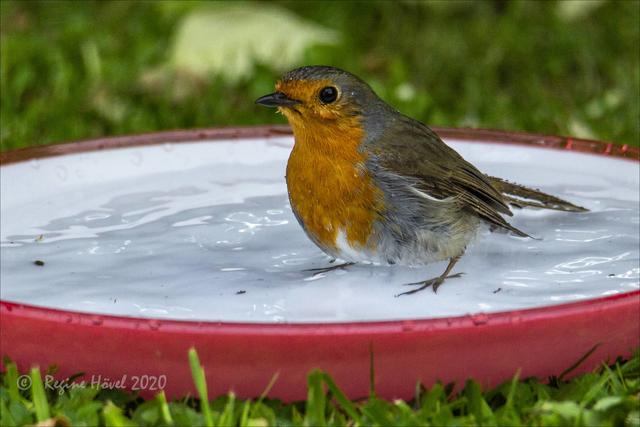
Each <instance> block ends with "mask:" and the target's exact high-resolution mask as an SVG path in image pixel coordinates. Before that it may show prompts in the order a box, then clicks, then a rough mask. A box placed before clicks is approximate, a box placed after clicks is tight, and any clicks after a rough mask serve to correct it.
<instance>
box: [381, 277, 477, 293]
mask: <svg viewBox="0 0 640 427" xmlns="http://www.w3.org/2000/svg"><path fill="white" fill-rule="evenodd" d="M463 274H464V273H456V274H451V275H449V276H447V277H436V278H433V279H428V280H422V281H420V282H413V283H405V284H404V285H403V286H415V285H421V286H420V287H419V288H416V289H412V290H410V291H406V292H401V293H399V294H396V295H394V296H395V297H396V298H397V297H399V296H402V295H411V294H415V293H417V292H420V291H422V290H425V289H427V288H428V287H429V286H431V289H433V293H434V294H435V293H437V292H438V288H439V287H440V286H441V285H442V283H444V281H445V279H451V278H456V277H461V276H462V275H463Z"/></svg>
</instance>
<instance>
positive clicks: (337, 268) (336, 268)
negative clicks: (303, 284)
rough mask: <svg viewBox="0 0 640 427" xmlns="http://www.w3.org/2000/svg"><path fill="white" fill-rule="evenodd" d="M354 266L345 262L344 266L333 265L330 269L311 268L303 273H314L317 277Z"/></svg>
mask: <svg viewBox="0 0 640 427" xmlns="http://www.w3.org/2000/svg"><path fill="white" fill-rule="evenodd" d="M334 261H335V260H334ZM330 262H333V261H330ZM353 264H354V263H353V262H345V263H344V264H337V265H332V266H330V267H322V268H310V269H308V270H303V271H308V272H311V273H313V275H314V276H317V275H318V274H322V273H328V272H330V271H333V270H344V269H345V268H347V267H349V266H350V265H353Z"/></svg>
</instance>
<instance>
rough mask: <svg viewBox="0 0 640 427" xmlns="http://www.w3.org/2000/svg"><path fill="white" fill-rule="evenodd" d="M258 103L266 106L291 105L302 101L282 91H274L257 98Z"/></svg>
mask: <svg viewBox="0 0 640 427" xmlns="http://www.w3.org/2000/svg"><path fill="white" fill-rule="evenodd" d="M256 104H258V105H264V106H265V107H290V106H292V105H297V104H300V101H297V100H295V99H291V98H288V97H287V95H285V94H284V93H282V92H274V93H270V94H269V95H265V96H261V97H260V98H258V99H256Z"/></svg>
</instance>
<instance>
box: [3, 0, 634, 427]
mask: <svg viewBox="0 0 640 427" xmlns="http://www.w3.org/2000/svg"><path fill="white" fill-rule="evenodd" d="M242 4H244V5H245V6H246V8H247V9H249V10H252V9H259V7H258V5H257V4H256V3H242ZM260 5H261V6H262V5H263V4H260ZM226 6H227V5H226V4H213V5H212V4H203V3H199V2H191V1H189V2H187V1H185V2H170V1H158V2H129V1H116V2H93V1H82V2H75V1H74V2H66V1H46V2H37V1H28V2H17V1H6V0H4V1H0V48H1V51H0V52H1V55H0V147H1V149H2V150H10V149H15V148H20V147H26V146H32V145H40V144H48V143H52V142H61V141H68V140H75V139H85V138H91V137H97V136H112V135H120V134H128V133H140V132H147V131H157V130H163V129H175V128H194V127H210V126H226V125H243V124H261V123H283V122H284V119H283V118H282V117H281V116H277V115H275V114H273V112H272V111H270V110H267V109H263V108H258V107H256V106H255V105H254V104H253V101H254V99H256V98H257V97H258V96H260V95H263V94H265V93H268V92H270V91H272V88H273V83H274V81H275V79H276V78H277V76H278V75H279V74H280V73H281V72H283V71H286V70H287V69H288V68H293V67H295V66H299V65H305V64H328V65H335V66H339V67H342V68H345V69H347V70H350V71H352V72H354V73H356V74H358V75H360V76H361V77H363V78H364V79H365V80H367V81H368V82H369V83H370V84H371V85H372V86H373V87H374V89H375V90H376V91H377V92H378V94H379V95H380V96H382V97H383V98H384V99H386V100H387V101H389V102H391V103H392V104H393V105H395V106H396V107H397V108H398V109H400V110H401V111H403V112H404V113H406V114H408V115H411V116H413V117H416V118H418V119H420V120H422V121H424V122H426V123H428V124H432V125H439V126H470V127H485V128H496V129H505V130H522V131H533V132H539V133H548V134H565V135H573V136H578V137H586V138H595V139H603V140H608V141H614V142H618V143H625V144H630V145H634V146H638V145H639V142H640V123H639V117H640V53H639V52H640V25H638V24H639V23H640V2H638V1H636V0H626V1H613V0H609V1H606V0H592V1H570V2H557V1H546V2H537V1H528V2H526V1H505V0H494V1H432V2H413V1H397V2H391V1H389V2H386V1H385V2H373V3H362V2H338V1H335V2H287V1H276V2H271V3H269V6H278V7H281V8H282V10H285V11H289V12H291V13H293V14H295V16H298V17H300V18H301V19H303V20H304V21H301V22H303V24H304V25H302V27H304V26H305V25H306V26H307V27H310V26H312V25H319V26H321V27H322V28H324V29H326V30H330V31H333V34H335V35H336V36H337V38H336V39H335V41H334V42H332V43H324V44H323V43H317V44H314V45H305V46H304V48H303V49H302V50H301V51H300V52H299V53H298V54H297V55H292V56H291V57H289V58H288V59H287V61H284V63H283V61H277V60H276V59H278V57H279V54H280V52H279V51H278V50H274V51H273V52H271V53H269V52H267V54H266V55H262V57H261V59H258V57H259V55H255V52H253V53H254V54H252V52H251V51H250V50H249V51H248V52H245V54H244V55H245V56H244V57H243V58H244V59H245V60H247V61H248V63H249V65H248V66H247V67H245V69H244V71H246V72H240V71H242V68H239V69H238V70H239V71H238V72H236V71H234V70H236V68H237V67H236V66H235V65H234V64H232V60H233V57H230V59H229V65H228V67H227V66H225V64H224V61H223V66H222V68H220V67H219V68H218V69H217V71H216V70H213V69H212V70H210V71H209V72H207V73H204V74H202V73H200V74H197V73H192V72H188V71H187V72H185V71H184V70H178V69H175V68H171V66H172V64H173V62H172V58H173V56H172V55H174V54H175V52H174V51H173V49H174V46H175V45H176V40H177V37H178V34H179V33H180V29H181V25H182V24H183V23H184V22H185V20H186V19H187V17H189V16H191V15H192V14H194V13H198V12H199V11H204V10H208V9H210V8H213V7H226ZM251 30H252V29H251V28H247V34H251ZM260 31H261V32H262V33H261V34H258V35H257V36H256V35H255V34H254V35H253V39H252V40H253V42H255V43H258V42H259V40H260V38H261V37H265V38H267V37H271V36H273V37H276V36H278V31H279V28H276V27H273V28H268V29H264V28H263V29H261V30H260ZM301 31H302V30H301ZM300 35H301V34H299V33H298V32H292V33H285V34H284V35H283V34H280V35H279V36H278V37H280V38H281V39H280V40H281V42H282V43H284V45H283V46H285V48H286V46H288V45H287V43H290V44H291V45H295V43H298V41H299V40H300V39H301V37H300ZM203 40H204V41H205V42H207V41H208V38H207V37H206V34H205V36H204V37H203V38H202V39H201V40H200V42H202V41H203ZM256 40H257V41H256ZM193 42H194V43H195V42H196V41H193ZM227 42H228V43H230V44H231V46H230V47H229V48H230V49H231V50H233V40H232V41H230V42H229V41H227ZM216 43H220V42H219V40H218V39H216V38H211V40H210V44H211V46H213V48H214V51H215V48H216V47H217V45H216ZM255 46H257V47H259V46H260V45H259V43H258V44H257V45H255ZM285 50H286V49H285ZM270 55H271V56H270ZM206 59H207V58H203V60H206ZM236 59H237V58H236ZM236 65H237V64H236ZM247 70H248V71H247ZM185 363H187V362H186V359H185ZM11 366H13V368H12V367H11ZM639 366H640V359H639V358H638V356H635V357H634V358H633V359H631V360H630V361H628V362H626V363H624V364H620V365H614V366H613V367H612V368H609V367H602V368H601V369H599V370H598V371H596V372H594V373H591V374H587V375H583V376H580V377H578V378H576V379H574V380H572V381H569V382H567V381H562V380H558V379H557V378H556V379H551V380H550V381H547V380H546V379H524V380H517V379H516V380H513V381H508V382H507V383H505V384H504V385H503V386H501V387H498V388H496V389H493V390H488V391H484V392H481V390H480V388H479V387H478V385H477V384H476V383H474V382H472V381H470V382H468V383H467V385H466V387H465V388H464V389H463V390H462V391H461V392H460V393H458V394H452V393H451V392H450V390H449V389H448V388H447V387H445V386H443V385H436V386H434V387H433V388H431V389H429V390H421V389H419V388H418V389H417V390H420V391H419V392H418V393H417V394H416V398H415V399H414V401H412V402H402V401H396V402H389V401H384V400H380V399H377V398H376V397H375V396H371V397H370V398H369V399H368V400H364V401H360V402H349V401H348V400H346V399H344V397H343V396H342V397H341V395H340V392H339V388H337V387H335V386H333V388H332V386H331V380H330V378H329V377H327V376H326V375H325V374H323V373H320V372H316V373H312V374H311V375H310V377H309V396H308V399H307V400H306V401H305V402H299V403H296V404H291V405H283V404H282V403H281V402H278V401H270V400H258V401H256V400H254V401H238V400H236V399H235V398H234V397H233V396H232V395H229V396H221V397H218V398H216V399H215V400H214V401H213V402H212V403H211V408H210V409H208V410H207V411H204V406H203V402H202V401H199V400H198V399H193V398H185V399H184V400H182V401H177V402H169V403H167V402H166V400H164V398H163V397H162V396H159V397H158V398H157V399H152V400H149V401H146V402H145V401H142V400H141V399H139V398H138V397H137V396H135V395H132V394H126V393H113V392H110V391H106V390H102V391H100V390H97V389H91V388H87V389H72V390H69V391H67V392H65V393H63V394H62V395H59V394H57V393H55V391H50V390H49V391H46V390H44V391H43V390H40V389H37V387H36V388H35V389H29V390H26V391H20V390H18V389H17V388H16V386H15V385H16V377H17V375H18V373H17V371H16V370H15V366H14V365H11V364H10V363H9V364H7V363H5V367H7V370H6V371H5V372H4V373H2V374H0V382H1V383H2V384H1V385H0V424H2V425H23V424H32V423H35V422H44V423H47V422H49V424H43V425H53V424H52V422H57V423H59V424H60V425H68V423H69V422H71V423H72V424H73V425H96V424H101V425H105V424H108V425H128V424H138V425H173V424H175V425H203V424H215V425H247V426H248V425H254V426H263V425H274V424H279V425H303V424H304V425H344V424H346V423H349V424H350V425H354V424H355V425H417V424H421V425H479V424H483V425H616V426H622V425H625V426H639V425H640V410H639V409H638V405H639V403H638V402H639V401H638V396H639V393H640V379H639V375H640V369H639ZM35 372H36V371H31V373H30V375H31V377H32V378H33V379H34V384H37V381H35V379H36V377H37V376H39V375H40V374H39V371H37V372H38V374H36V373H35ZM195 373H197V369H196V370H194V375H195ZM514 374H515V373H514ZM195 379H196V382H197V378H195ZM327 389H328V391H327ZM207 413H208V414H209V415H207ZM52 417H53V418H52ZM52 419H53V420H54V421H52ZM47 420H48V421H47ZM65 423H67V424H65Z"/></svg>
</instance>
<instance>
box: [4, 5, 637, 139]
mask: <svg viewBox="0 0 640 427" xmlns="http://www.w3.org/2000/svg"><path fill="white" fill-rule="evenodd" d="M276 3H277V4H280V5H282V6H284V7H286V8H288V9H289V10H291V11H293V12H295V13H296V14H298V15H299V16H301V17H303V18H305V19H307V20H308V21H311V22H315V23H318V24H320V25H323V26H324V27H326V28H329V29H333V30H336V31H337V32H338V33H339V35H340V39H339V40H340V41H339V43H337V44H335V45H331V46H314V47H311V48H308V49H306V50H305V52H304V55H303V57H302V58H301V59H299V60H297V61H296V63H295V64H291V67H293V66H297V65H304V64H309V63H324V64H331V65H336V66H340V67H343V68H346V69H348V70H351V71H353V72H355V73H357V74H359V75H361V76H362V77H363V78H365V79H366V80H367V81H368V82H370V83H371V84H372V85H373V87H374V88H375V89H376V91H378V93H379V94H380V95H381V96H382V97H383V98H385V99H386V100H388V101H389V102H391V103H393V104H394V105H396V106H397V107H398V108H399V109H400V110H401V111H403V112H405V113H407V114H409V115H411V116H414V117H416V118H418V119H421V120H423V121H425V122H426V123H428V124H432V125H440V126H472V127H486V128H498V129H507V130H522V131H535V132H540V133H549V134H565V135H573V136H578V137H591V138H598V139H604V140H609V141H614V142H618V143H626V144H632V145H636V146H637V145H638V143H639V140H640V123H639V121H638V117H640V101H639V100H640V78H639V75H640V59H639V55H638V52H639V51H640V29H639V28H640V25H638V22H640V3H639V2H638V1H637V0H628V1H602V2H589V1H587V2H573V6H572V5H569V7H567V6H566V5H564V6H563V5H562V4H561V3H559V2H553V1H547V2H537V1H529V2H522V1H502V0H495V1H484V2H483V1H466V2H465V1H450V2H447V1H435V2H411V1H399V2H390V1H389V2H378V3H368V4H366V5H365V4H363V3H357V2H338V1H335V2H286V1H280V2H276ZM206 7H207V5H202V4H200V3H198V2H178V3H176V2H168V1H161V2H149V3H147V2H126V1H118V2H90V1H83V2H76V1H73V2H61V1H45V2H37V1H28V2H16V1H2V2H0V9H1V10H0V12H1V13H0V18H1V24H2V25H1V30H0V35H1V37H0V42H1V49H2V55H1V67H0V77H1V79H0V80H1V82H0V83H1V84H0V91H1V93H2V96H1V100H0V101H1V104H0V107H1V112H0V119H1V124H2V126H1V132H0V142H1V147H2V150H7V149H13V148H18V147H25V146H31V145H38V144H47V143H51V142H60V141H68V140H74V139H82V138H90V137H96V136H110V135H119V134H127V133H139V132H145V131H155V130H162V129H173V128H193V127H209V126H224V125H238V124H259V123H283V122H284V120H283V118H282V117H281V116H277V115H275V114H273V112H272V111H269V110H267V109H262V108H257V107H256V106H255V105H254V104H253V100H254V99H256V98H257V97H258V96H260V95H263V94H265V93H267V92H269V91H271V90H272V88H273V82H274V80H275V79H276V78H277V76H278V75H279V73H280V72H281V71H284V70H279V69H278V70H275V69H272V68H271V67H269V66H268V64H258V66H257V68H256V69H255V70H254V72H253V73H252V74H251V75H250V76H248V77H244V78H241V79H240V80H238V81H235V82H229V81H227V80H228V79H225V78H222V77H221V76H215V75H211V76H207V78H204V79H200V80H193V79H189V78H188V77H185V76H184V75H178V76H175V78H174V79H173V80H169V82H168V83H166V84H159V83H157V82H156V84H150V83H149V80H153V79H152V78H151V77H150V76H152V74H153V73H152V71H153V70H155V69H157V68H158V67H160V66H161V65H162V64H164V63H165V62H166V61H167V59H168V56H169V51H170V46H171V43H172V40H173V37H174V34H175V32H176V30H177V28H178V26H179V24H180V22H181V19H182V18H183V17H184V16H185V15H186V14H187V13H189V12H191V11H193V10H197V9H199V8H206ZM565 9H570V10H569V12H567V11H566V10H565ZM571 10H573V12H571ZM295 37H296V35H295V34H292V35H291V39H292V40H293V39H295ZM211 43H215V40H212V41H211ZM145 82H147V83H145ZM161 83H162V82H161Z"/></svg>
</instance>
